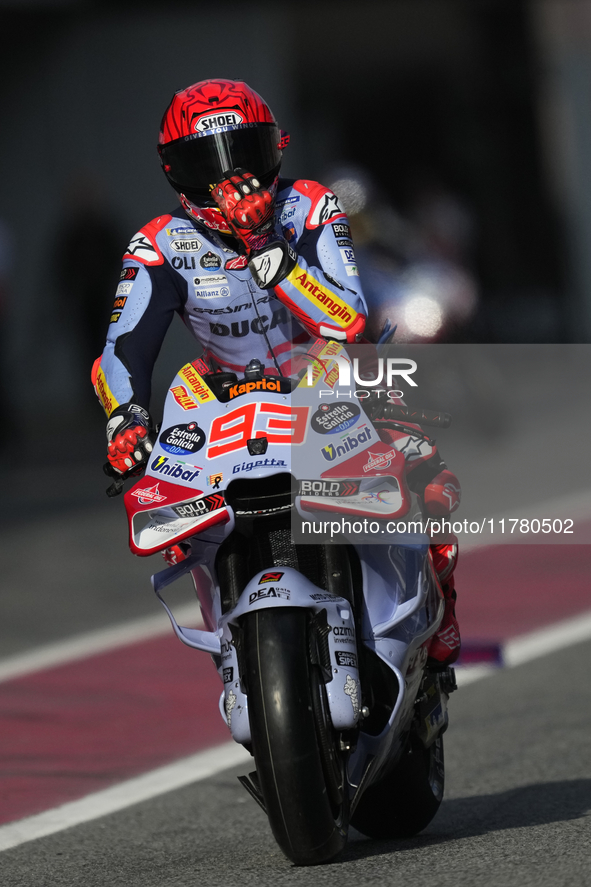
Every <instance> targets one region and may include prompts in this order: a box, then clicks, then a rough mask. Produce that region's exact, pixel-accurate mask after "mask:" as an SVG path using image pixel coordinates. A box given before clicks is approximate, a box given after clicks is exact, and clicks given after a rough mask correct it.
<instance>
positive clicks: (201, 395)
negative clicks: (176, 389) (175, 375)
mask: <svg viewBox="0 0 591 887" xmlns="http://www.w3.org/2000/svg"><path fill="white" fill-rule="evenodd" d="M179 376H181V378H183V379H184V380H185V382H186V383H187V385H188V386H189V388H190V389H191V391H192V392H193V394H194V395H195V397H196V398H197V400H198V401H199V403H209V401H210V400H215V397H214V394H213V391H212V390H211V388H209V386H208V385H206V384H205V382H204V381H203V379H202V378H201V376H200V375H199V373H198V372H196V370H195V367H193V366H192V365H191V364H190V363H188V364H187V365H186V366H184V367H183V368H182V370H181V371H180V373H179Z"/></svg>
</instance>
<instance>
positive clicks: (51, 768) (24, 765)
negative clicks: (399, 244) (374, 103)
mask: <svg viewBox="0 0 591 887" xmlns="http://www.w3.org/2000/svg"><path fill="white" fill-rule="evenodd" d="M53 476H54V477H55V474H54V475H53ZM51 477H52V476H51V475H46V476H44V477H42V475H41V472H40V473H39V475H38V476H37V475H35V476H34V481H35V482H34V483H32V484H31V489H30V495H29V496H28V498H26V497H25V498H23V496H22V491H20V493H19V497H18V502H17V497H16V494H15V498H14V503H15V505H18V508H16V507H15V509H14V510H12V508H10V509H8V510H7V511H5V524H4V528H3V548H4V552H5V556H4V558H3V559H2V561H1V569H2V585H3V594H2V609H3V612H2V620H1V622H0V656H1V657H2V658H1V659H0V672H1V669H2V664H3V663H6V662H7V661H8V660H9V658H10V657H11V656H12V657H14V656H18V655H21V654H22V655H25V656H27V655H29V654H34V653H35V651H37V650H45V649H47V648H46V646H45V645H47V644H51V643H54V642H61V641H63V640H68V639H69V638H76V637H78V636H79V635H80V633H83V632H88V631H92V630H94V629H98V628H101V627H108V626H110V625H117V624H119V623H122V622H125V620H130V619H137V618H138V617H143V616H148V615H151V614H154V613H156V612H158V610H157V605H156V603H155V600H154V598H153V596H152V594H151V591H150V588H149V576H150V573H152V572H154V571H155V570H158V569H160V568H162V566H163V563H162V562H161V561H160V559H159V558H150V559H137V558H131V557H130V555H129V552H128V549H127V545H126V539H125V520H124V518H123V515H122V513H121V511H122V509H121V508H120V507H119V508H118V509H117V508H116V509H115V511H114V509H113V503H112V502H105V503H104V504H103V505H102V506H101V507H99V508H97V507H95V506H93V507H92V508H90V509H89V508H88V506H87V504H86V503H87V502H89V501H92V500H93V497H95V493H96V494H97V495H98V493H100V494H101V495H102V489H103V487H104V479H103V480H101V478H100V474H98V475H95V476H93V479H92V482H91V481H89V480H88V477H89V474H88V471H87V468H86V467H85V466H84V465H80V470H79V474H78V475H76V477H79V483H74V484H70V485H67V486H58V484H57V482H54V481H53V480H52V479H51ZM15 479H16V478H15ZM493 484H494V477H491V486H492V485H493ZM93 485H94V486H93ZM8 486H9V484H8V483H6V484H5V487H8ZM91 486H92V489H90V487H91ZM95 487H96V488H97V489H96V490H95ZM70 491H73V492H72V493H71V492H70ZM62 493H63V496H64V499H63V502H62V501H61V500H59V495H62ZM74 494H75V495H74ZM69 496H72V497H73V498H68V497H69ZM77 496H79V499H78V498H76V497H77ZM56 497H58V498H57V499H56ZM50 499H51V502H52V509H50V510H49V511H47V513H44V508H43V505H44V503H45V501H49V500H50ZM9 501H10V500H9ZM94 501H95V502H96V498H94ZM56 502H58V503H59V508H58V507H57V506H56ZM11 504H12V502H11ZM19 509H20V510H19ZM117 511H118V512H119V513H117ZM590 567H591V555H590V549H589V546H584V545H578V546H570V545H569V546H562V545H561V546H556V545H555V546H549V547H540V546H515V545H514V546H503V547H502V548H497V547H494V548H492V547H491V548H485V549H480V550H478V549H477V550H475V551H472V552H469V553H466V552H464V554H463V555H462V558H461V561H460V566H459V568H458V585H459V589H460V619H461V626H462V632H463V637H464V640H465V641H468V642H470V643H471V644H473V645H475V646H478V644H479V643H483V644H485V645H486V644H488V645H490V646H491V649H493V650H494V649H495V647H496V645H497V644H498V643H500V642H503V641H506V640H508V639H510V638H511V637H514V636H515V635H518V634H522V633H524V632H528V631H532V630H535V629H537V628H541V627H543V626H547V625H552V624H553V623H555V622H557V621H560V620H562V619H565V618H568V617H576V616H577V614H581V613H583V612H585V611H589V609H590V608H591V583H590V579H589V575H590V573H591V570H590ZM181 599H182V594H181ZM185 600H186V598H185ZM161 618H162V619H163V625H165V623H166V619H165V617H164V616H163V615H162V616H161ZM7 657H8V658H7ZM590 673H591V642H590V641H585V642H583V643H579V644H577V645H574V646H570V647H568V648H566V649H562V650H559V651H558V652H551V653H549V654H548V655H545V656H542V657H541V658H538V659H536V660H535V661H531V662H527V663H525V664H523V665H520V666H518V667H515V668H511V669H507V670H497V671H494V672H493V673H492V674H490V675H489V676H487V677H486V678H483V679H482V680H479V681H475V682H474V683H472V684H469V685H466V686H464V687H462V688H461V689H460V691H459V692H458V693H456V694H455V695H454V697H452V701H451V706H450V708H451V727H450V730H449V732H448V734H447V736H446V759H447V761H446V769H447V788H446V797H445V801H444V804H443V805H442V807H441V810H440V812H439V813H438V815H437V817H436V819H435V820H434V821H433V823H432V824H431V825H430V826H429V827H428V828H427V829H426V830H425V832H423V834H422V835H420V836H419V837H418V838H416V839H414V840H411V841H403V842H374V841H367V840H361V839H359V837H357V838H355V836H354V838H353V840H352V841H351V843H350V845H349V848H348V850H347V851H346V853H345V854H344V855H343V857H342V858H341V859H340V860H339V862H337V863H334V864H332V865H330V866H324V867H321V868H315V869H308V870H303V869H297V868H295V867H293V866H292V865H291V864H290V863H289V862H288V861H287V860H285V858H284V857H283V856H282V854H281V853H280V851H279V850H278V848H277V847H276V845H275V843H274V841H273V838H272V836H271V833H270V830H269V827H268V823H267V821H266V819H265V817H264V815H263V813H262V811H260V809H259V808H258V807H257V805H256V804H255V803H254V801H252V800H251V799H250V798H249V796H248V795H247V794H246V793H245V792H244V790H243V789H242V787H241V786H240V785H239V783H238V782H237V780H236V776H237V775H238V774H240V773H244V772H246V770H247V769H248V768H245V767H244V766H240V767H238V768H233V769H230V770H223V771H220V772H218V773H217V775H215V776H212V777H210V778H207V779H204V780H202V781H199V782H195V783H194V784H192V785H185V786H184V787H182V788H178V789H175V790H173V791H170V792H168V793H163V794H160V795H159V796H158V797H154V798H151V799H150V800H146V801H143V802H142V803H138V804H134V805H133V806H129V807H128V808H127V809H123V810H120V811H119V812H117V813H112V814H109V815H106V816H104V817H102V818H98V819H94V820H93V821H90V822H87V823H85V824H83V825H77V826H75V827H72V828H69V829H67V830H65V831H58V832H56V833H54V834H50V835H48V836H46V837H42V838H39V839H37V840H33V841H29V842H27V843H23V844H21V845H19V846H16V847H13V848H12V849H8V850H5V851H4V852H2V853H0V884H2V885H3V887H4V885H5V884H6V885H9V887H13V885H14V887H20V885H23V887H24V885H26V887H29V885H31V887H33V885H34V887H46V885H47V887H53V885H56V887H57V885H85V887H86V885H88V887H93V885H97V887H98V885H101V887H102V885H132V887H134V885H136V884H137V885H142V887H150V885H159V887H160V885H163V887H165V885H193V884H204V885H216V887H217V885H221V884H224V885H225V884H230V885H232V884H238V883H240V884H243V883H254V882H257V883H258V884H267V883H269V884H270V883H279V884H281V883H296V882H299V881H302V882H305V883H314V884H316V883H330V884H333V883H335V884H338V885H339V887H340V885H342V884H344V885H349V884H351V885H353V884H355V885H356V887H357V885H359V884H361V885H363V884H372V883H384V884H395V885H398V884H400V885H402V884H404V885H407V884H409V883H413V884H418V885H421V884H423V883H424V884H425V885H426V884H429V885H433V884H437V885H447V884H450V885H452V884H453V885H458V884H466V885H489V884H490V885H495V887H496V885H499V887H501V885H502V887H505V885H507V887H513V885H515V887H518V885H519V887H520V885H528V884H534V883H535V884H536V887H537V885H546V884H548V885H549V887H550V885H552V887H554V885H562V884H564V885H575V887H578V885H588V884H589V883H591V876H590V875H589V872H590V871H591V828H590V825H591V823H590V821H589V812H590V810H591V741H590V740H589V736H591V723H590V721H591V704H590V703H591V699H590V696H591V682H590V681H589V676H590ZM216 682H217V676H216V675H215V672H214V671H213V667H212V665H211V663H210V662H209V661H208V657H207V656H205V655H202V654H198V653H194V652H193V651H190V650H187V649H186V648H184V647H183V646H182V645H181V644H179V643H178V642H177V641H176V640H175V639H174V638H173V637H172V636H171V635H166V636H159V637H154V638H151V639H148V640H143V641H142V642H141V643H135V644H133V643H128V644H123V645H122V644H121V643H120V644H119V646H115V648H114V649H113V650H112V651H111V652H110V653H109V652H108V651H104V650H103V651H102V652H100V651H99V652H95V653H94V655H92V656H89V657H86V658H80V657H79V656H78V658H76V659H75V660H74V661H73V662H71V663H69V664H68V663H64V664H61V665H60V664H54V665H53V666H51V667H50V666H46V667H45V668H43V670H37V671H34V672H31V673H28V674H27V673H26V671H25V673H22V674H20V675H18V676H13V677H11V678H9V679H7V680H5V681H3V682H2V683H0V715H1V716H2V721H3V728H2V734H1V735H0V822H4V823H10V822H14V821H15V820H19V819H20V818H21V817H27V816H30V815H32V814H36V813H40V812H42V811H43V810H50V809H52V807H54V806H55V805H58V804H62V803H64V802H68V801H75V800H76V799H77V798H83V797H85V796H86V795H87V794H88V793H89V792H90V793H92V792H96V791H97V790H101V789H108V787H109V786H116V785H117V784H123V785H126V784H127V783H126V782H125V780H128V779H130V778H133V777H135V776H138V775H140V774H142V773H146V772H149V771H150V770H152V769H153V768H157V767H161V766H163V765H166V764H168V763H171V762H173V761H174V760H176V759H181V760H182V759H183V758H184V756H186V755H191V754H193V753H194V752H198V751H200V750H201V749H207V748H209V747H211V746H215V745H217V744H218V743H219V742H225V741H227V738H228V733H227V730H226V728H225V726H224V724H223V722H222V720H221V718H220V715H219V712H218V710H217V699H218V696H219V686H218V685H217V683H216ZM115 687H116V688H117V692H114V688H115ZM0 828H1V826H0Z"/></svg>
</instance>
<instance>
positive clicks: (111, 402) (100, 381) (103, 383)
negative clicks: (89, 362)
mask: <svg viewBox="0 0 591 887" xmlns="http://www.w3.org/2000/svg"><path fill="white" fill-rule="evenodd" d="M94 390H95V391H96V393H97V397H98V399H99V400H100V402H101V403H102V405H103V408H104V410H105V413H106V414H107V416H110V415H111V413H112V412H113V410H114V409H115V408H116V407H118V406H119V401H118V400H116V399H115V397H114V395H113V392H112V391H111V389H110V388H109V386H108V385H107V380H106V379H105V374H104V373H103V371H102V369H101V368H100V367H99V368H98V373H97V374H96V384H95V387H94Z"/></svg>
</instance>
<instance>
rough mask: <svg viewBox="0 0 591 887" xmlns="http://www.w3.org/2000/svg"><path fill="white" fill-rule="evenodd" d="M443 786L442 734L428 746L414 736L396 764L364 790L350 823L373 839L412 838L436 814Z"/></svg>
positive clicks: (441, 797)
mask: <svg viewBox="0 0 591 887" xmlns="http://www.w3.org/2000/svg"><path fill="white" fill-rule="evenodd" d="M443 789H444V763H443V737H441V736H439V737H438V738H437V739H436V740H435V742H434V743H433V744H432V745H431V746H429V748H424V747H423V745H422V744H421V743H420V741H419V740H415V739H413V741H411V742H410V743H409V747H408V749H407V751H406V752H405V753H404V755H403V756H402V758H401V759H400V761H399V762H398V763H397V764H396V766H395V767H394V768H393V769H392V770H391V771H390V772H389V773H387V774H386V775H385V776H384V777H383V778H382V779H380V780H379V781H378V782H376V783H374V785H370V786H369V788H368V789H367V790H366V791H365V792H364V793H363V795H362V796H361V800H360V801H359V804H358V805H357V807H356V809H355V812H354V814H353V816H352V817H351V825H352V826H354V827H355V828H356V829H357V830H358V831H360V832H362V833H363V834H364V835H367V836H368V837H370V838H412V837H413V835H416V834H418V833H419V832H420V831H422V830H423V829H424V828H426V827H427V826H428V825H429V823H430V822H431V820H432V819H433V817H434V816H435V814H436V813H437V811H438V809H439V805H440V804H441V801H442V799H443Z"/></svg>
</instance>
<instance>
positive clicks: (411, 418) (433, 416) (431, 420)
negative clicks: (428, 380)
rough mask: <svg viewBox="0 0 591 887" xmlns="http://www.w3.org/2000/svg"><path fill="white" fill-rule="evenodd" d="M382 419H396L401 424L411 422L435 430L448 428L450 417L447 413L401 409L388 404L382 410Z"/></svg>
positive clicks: (408, 408)
mask: <svg viewBox="0 0 591 887" xmlns="http://www.w3.org/2000/svg"><path fill="white" fill-rule="evenodd" d="M384 419H394V420H395V419H398V420H399V421H402V422H412V423H413V424H416V425H432V426H434V427H436V428H449V426H450V425H451V416H450V414H449V413H441V412H438V411H437V410H423V409H421V408H415V409H413V408H412V407H403V406H400V405H399V404H395V403H390V404H388V405H387V406H386V407H385V408H384Z"/></svg>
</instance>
